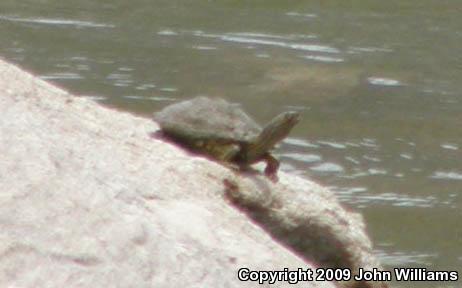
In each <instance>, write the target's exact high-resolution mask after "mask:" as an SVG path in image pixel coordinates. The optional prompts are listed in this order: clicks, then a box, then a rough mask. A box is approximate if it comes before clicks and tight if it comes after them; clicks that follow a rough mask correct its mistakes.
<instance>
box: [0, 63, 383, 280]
mask: <svg viewBox="0 0 462 288" xmlns="http://www.w3.org/2000/svg"><path fill="white" fill-rule="evenodd" d="M0 75H1V77H0V115H1V116H0V117H1V118H0V119H1V121H0V151H1V153H0V188H1V189H0V287H256V286H258V284H256V283H254V282H241V281H239V280H238V279H237V271H238V269H239V268H241V267H248V268H250V269H251V270H283V269H284V268H289V269H291V270H296V269H297V268H298V267H301V268H310V269H315V267H328V266H329V267H330V266H333V267H334V266H342V265H347V267H351V268H353V269H355V268H356V267H360V266H361V267H373V266H374V267H375V266H377V267H378V266H379V265H378V264H377V263H376V260H375V258H374V257H373V255H372V253H371V243H370V241H369V240H368V238H367V235H366V234H365V233H364V227H363V222H362V220H361V218H360V217H359V216H358V215H357V214H354V213H349V212H347V211H345V210H344V209H342V207H341V206H340V205H339V204H338V202H337V200H336V199H335V198H334V197H333V196H332V194H331V193H330V192H329V191H326V190H325V189H322V188H321V187H319V186H317V185H316V184H314V183H311V182H309V181H307V180H303V179H300V178H297V177H295V176H290V175H287V174H284V173H280V182H279V183H278V184H277V185H274V184H273V183H271V182H270V181H268V180H267V179H266V178H265V177H262V176H256V175H253V176H249V175H248V176H242V175H241V176H240V175H238V174H236V173H235V172H233V171H231V170H229V169H227V168H225V167H223V166H221V165H219V164H217V163H214V162H211V161H209V160H207V159H205V158H202V157H193V156H191V155H190V154H188V153H187V152H185V151H184V150H182V149H180V148H178V147H176V146H173V145H170V144H167V143H165V142H163V141H160V140H156V139H153V138H152V137H151V136H150V135H151V133H152V132H153V131H155V130H157V129H158V127H157V126H156V125H155V124H154V123H153V122H152V121H151V120H150V119H145V118H141V117H136V116H133V115H130V114H128V113H123V112H119V111H115V110H111V109H108V108H104V107H101V106H100V105H98V104H96V103H94V102H92V101H91V100H88V99H84V98H79V97H75V96H72V95H70V94H68V93H66V92H64V91H62V90H60V89H58V88H56V87H54V86H52V85H50V84H47V83H45V82H43V81H41V80H40V79H37V78H36V77H34V76H32V75H30V74H28V73H26V72H24V71H22V70H20V69H18V68H16V67H14V66H13V65H10V64H8V63H5V62H2V61H0ZM236 208H237V209H236ZM249 216H250V217H251V218H252V219H253V221H249ZM262 227H263V229H262ZM265 230H266V231H265ZM267 232H269V233H267ZM314 232H316V233H314ZM273 238H276V239H277V240H278V241H274V240H273ZM278 242H281V243H283V244H284V246H282V245H280V244H279V243H278ZM333 244H335V245H337V244H340V246H341V247H335V248H334V247H332V245H333ZM287 248H288V249H287ZM332 249H334V250H332ZM365 285H369V284H365ZM270 286H271V287H275V286H273V285H268V284H266V285H263V286H262V287H270ZM276 286H277V287H289V286H290V287H325V288H332V287H335V285H334V284H333V283H330V282H308V283H299V284H298V285H295V286H294V285H290V284H288V283H287V282H278V283H277V284H276ZM258 287H260V286H258ZM358 287H360V286H358ZM363 287H369V286H363ZM370 287H372V286H370ZM376 287H380V286H376Z"/></svg>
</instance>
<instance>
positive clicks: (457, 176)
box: [430, 171, 462, 180]
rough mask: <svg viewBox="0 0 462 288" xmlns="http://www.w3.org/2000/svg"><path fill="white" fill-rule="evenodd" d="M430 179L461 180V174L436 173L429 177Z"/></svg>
mask: <svg viewBox="0 0 462 288" xmlns="http://www.w3.org/2000/svg"><path fill="white" fill-rule="evenodd" d="M430 178H432V179H444V180H462V173H459V172H444V171H436V172H435V173H433V175H432V176H430Z"/></svg>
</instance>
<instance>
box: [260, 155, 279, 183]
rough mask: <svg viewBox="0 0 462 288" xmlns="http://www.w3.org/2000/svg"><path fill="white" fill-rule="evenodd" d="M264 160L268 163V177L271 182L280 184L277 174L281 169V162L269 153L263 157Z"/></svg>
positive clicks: (266, 171) (266, 170) (266, 169)
mask: <svg viewBox="0 0 462 288" xmlns="http://www.w3.org/2000/svg"><path fill="white" fill-rule="evenodd" d="M262 160H263V161H265V162H266V168H265V175H266V177H268V178H269V179H270V180H271V181H273V182H275V183H276V182H278V175H277V172H278V169H279V161H278V160H277V159H276V158H274V157H273V156H272V155H271V154H269V153H266V154H265V155H264V156H263V159H262Z"/></svg>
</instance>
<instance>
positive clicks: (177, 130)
mask: <svg viewBox="0 0 462 288" xmlns="http://www.w3.org/2000/svg"><path fill="white" fill-rule="evenodd" d="M154 120H155V121H156V122H157V123H159V125H160V127H161V129H162V130H163V132H164V133H165V134H167V135H168V136H171V137H174V138H176V139H180V140H182V141H183V142H186V143H191V142H195V141H213V142H214V141H215V140H219V141H216V143H220V141H224V142H226V143H230V142H239V143H248V142H250V141H252V140H253V139H254V137H255V136H256V135H258V134H259V133H260V132H261V127H260V126H259V125H258V124H257V123H256V122H255V121H254V120H253V119H252V118H250V117H249V116H248V115H247V114H246V113H245V112H244V111H243V110H242V109H240V108H239V107H238V106H237V105H235V104H231V103H228V102H226V101H225V100H223V99H218V98H207V97H197V98H194V99H191V100H187V101H182V102H179V103H176V104H173V105H170V106H167V107H166V108H164V109H163V110H161V111H160V112H157V113H155V114H154Z"/></svg>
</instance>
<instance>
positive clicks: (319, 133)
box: [0, 0, 462, 287]
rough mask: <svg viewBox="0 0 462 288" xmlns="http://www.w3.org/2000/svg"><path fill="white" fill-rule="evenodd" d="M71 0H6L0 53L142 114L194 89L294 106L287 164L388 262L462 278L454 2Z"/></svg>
mask: <svg viewBox="0 0 462 288" xmlns="http://www.w3.org/2000/svg"><path fill="white" fill-rule="evenodd" d="M71 2H72V1H51V0H41V1H32V0H29V1H20V2H19V1H12V0H2V1H1V3H0V37H1V39H2V41H1V42H0V56H1V57H3V58H4V59H7V60H9V61H11V62H14V63H18V64H19V65H20V66H22V67H24V68H26V69H29V70H31V71H34V72H35V73H37V74H38V75H40V77H41V78H43V79H46V80H49V81H51V82H53V83H55V84H57V85H59V86H61V87H63V88H65V89H67V90H70V91H71V92H73V93H76V94H78V95H81V96H82V97H91V98H93V99H95V100H96V101H99V102H101V103H103V104H106V105H109V106H113V107H117V108H120V109H124V110H128V111H131V112H133V113H136V114H139V115H144V116H146V117H149V116H150V115H151V113H152V112H153V111H156V110H158V109H161V108H162V107H164V106H165V105H168V104H170V103H172V102H173V101H176V100H181V99H186V98H191V97H194V96H198V95H209V96H216V97H223V98H226V99H228V100H229V101H233V102H236V103H240V104H241V105H242V106H243V107H244V109H245V110H246V111H247V112H248V113H249V114H250V115H252V116H253V117H255V119H257V120H258V121H259V122H260V123H262V124H263V123H265V122H266V121H269V120H270V119H271V118H272V117H273V116H275V115H276V114H278V113H280V112H281V111H287V110H297V111H300V112H301V114H302V117H303V119H302V121H301V123H300V124H299V125H298V126H297V127H296V128H295V129H294V131H293V133H292V134H291V137H290V138H289V139H287V140H286V141H284V143H282V145H280V147H279V148H278V149H277V151H276V155H277V156H278V157H279V158H280V159H281V160H282V163H283V164H282V169H283V170H286V171H290V172H291V173H294V174H299V175H301V176H303V177H307V178H310V179H313V180H315V181H317V182H319V183H321V184H323V185H325V186H328V187H330V188H331V189H332V190H333V191H334V192H335V193H336V194H337V195H338V196H339V198H340V199H341V200H342V202H343V203H344V204H345V205H347V206H349V207H351V208H352V209H354V210H356V211H359V212H361V213H363V215H364V217H365V220H366V222H367V225H368V229H369V232H370V235H371V237H372V239H373V241H374V243H375V245H376V252H377V254H378V255H379V257H380V258H381V260H382V261H383V263H384V264H385V265H386V266H387V267H388V268H394V267H425V268H427V269H429V270H457V269H459V274H461V273H462V269H461V267H462V224H461V219H462V157H461V156H462V129H461V123H462V94H461V91H462V73H461V72H462V56H461V53H460V51H461V46H462V32H461V31H462V30H461V29H460V28H461V27H462V17H461V16H460V15H461V12H462V6H461V5H460V3H458V2H457V1H453V0H452V1H451V0H439V1H436V0H435V1H430V0H420V1H396V0H390V1H371V0H363V1H341V0H338V1H305V2H311V3H304V4H302V3H296V2H294V3H293V4H289V3H285V2H284V1H271V0H266V1H261V0H254V1H198V0H192V1H175V0H169V1H165V0H160V1H159V0H158V1H142V0H135V1H121V0H113V1H87V0H82V1H78V2H76V1H74V2H75V3H73V4H71ZM300 2H302V1H300ZM459 277H462V275H459ZM398 284H399V283H398ZM406 285H407V287H409V285H411V286H412V287H414V286H419V287H435V284H432V283H406ZM406 285H404V286H406ZM438 285H441V286H443V287H453V286H451V285H455V284H454V283H452V284H451V283H439V284H438Z"/></svg>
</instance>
